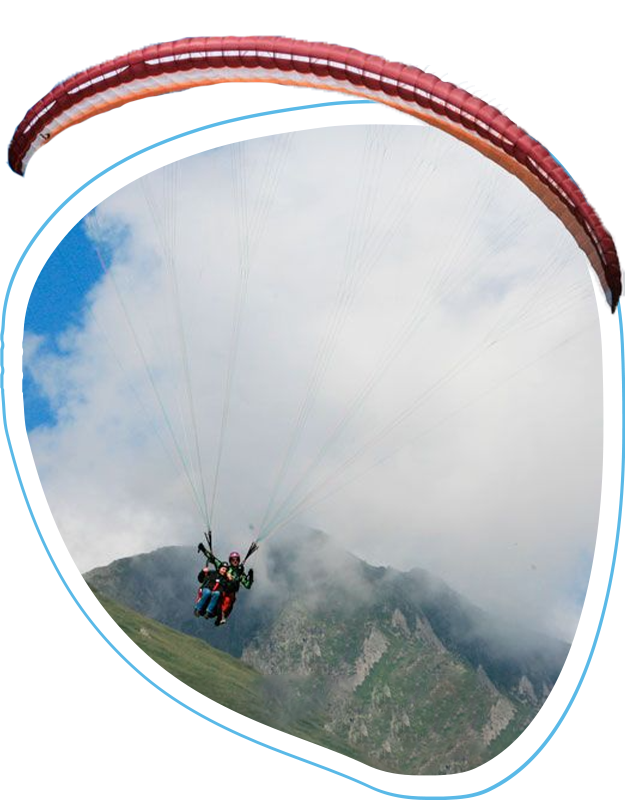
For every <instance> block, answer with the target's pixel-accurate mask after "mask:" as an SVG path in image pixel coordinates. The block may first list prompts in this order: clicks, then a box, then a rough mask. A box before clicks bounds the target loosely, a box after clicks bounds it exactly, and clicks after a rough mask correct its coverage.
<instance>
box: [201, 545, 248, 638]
mask: <svg viewBox="0 0 625 800" xmlns="http://www.w3.org/2000/svg"><path fill="white" fill-rule="evenodd" d="M207 538H208V541H209V544H210V541H211V539H212V536H211V534H210V531H209V534H208V536H207ZM197 549H198V553H203V554H204V556H206V561H207V567H206V568H208V564H213V565H214V567H215V570H216V571H217V572H218V573H221V571H222V569H223V568H224V567H225V570H226V573H225V574H226V576H227V580H226V581H225V582H222V583H221V584H220V588H219V589H218V590H217V591H218V594H220V596H221V602H219V600H215V601H214V606H213V611H214V612H216V619H215V625H225V623H226V621H227V619H228V617H229V616H230V614H232V610H233V608H234V604H235V603H236V599H237V593H238V591H239V589H240V587H241V586H243V587H244V588H245V589H251V588H252V584H253V583H254V570H253V569H250V570H248V571H247V572H246V571H245V565H244V562H242V561H241V554H240V553H238V552H237V551H236V550H233V551H232V553H230V555H229V556H228V561H221V560H220V559H218V558H217V557H216V556H215V554H214V553H213V551H212V549H207V548H206V546H205V545H204V543H203V542H200V543H199V544H198V547H197ZM256 549H257V546H256V545H253V546H252V547H251V548H250V552H249V553H248V556H249V555H251V554H252V553H253V552H254V551H255V550H256ZM210 602H211V601H210V600H209V601H207V603H208V606H210ZM208 606H207V608H208Z"/></svg>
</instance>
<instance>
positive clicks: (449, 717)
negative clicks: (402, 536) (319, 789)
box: [86, 533, 568, 774]
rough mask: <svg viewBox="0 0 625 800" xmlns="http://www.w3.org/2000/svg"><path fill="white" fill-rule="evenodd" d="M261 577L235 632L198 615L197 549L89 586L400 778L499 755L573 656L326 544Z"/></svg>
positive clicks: (275, 556)
mask: <svg viewBox="0 0 625 800" xmlns="http://www.w3.org/2000/svg"><path fill="white" fill-rule="evenodd" d="M260 555H261V554H259V556H260ZM255 568H256V570H257V575H258V580H257V582H256V584H255V586H254V588H253V590H252V591H251V592H249V593H248V592H244V591H243V590H242V591H241V592H240V597H239V600H238V603H237V608H236V611H235V613H234V614H233V616H232V618H231V621H230V622H229V624H228V625H227V626H225V627H224V628H215V627H214V626H212V625H209V624H207V623H206V622H205V621H204V620H196V619H194V618H193V617H192V615H191V609H192V603H193V597H194V593H195V586H194V579H195V574H196V573H197V569H198V562H197V558H196V557H195V555H194V553H193V551H191V550H190V549H189V550H187V549H184V548H168V549H166V550H162V551H157V552H156V553H153V554H147V555H145V556H138V557H135V558H133V559H124V560H122V561H119V562H115V563H114V564H112V565H110V566H109V567H106V568H103V569H101V570H94V571H92V572H91V573H90V574H89V575H88V576H86V577H87V578H88V580H89V581H90V582H91V583H92V584H93V585H94V586H95V587H96V588H98V589H99V590H100V591H102V592H103V593H104V594H108V595H109V596H112V597H114V598H115V599H118V600H120V601H121V602H124V603H126V604H127V605H130V606H131V607H133V608H135V609H137V610H138V611H140V612H141V613H143V614H146V615H147V616H152V617H154V618H156V619H158V620H159V621H161V622H164V623H166V624H168V625H171V626H172V627H175V628H177V629H179V630H182V631H183V632H185V633H191V634H193V635H196V636H199V637H201V638H204V639H205V640H207V641H209V642H210V643H211V644H212V645H214V646H216V647H219V648H221V649H223V650H225V651H227V652H229V653H230V654H231V655H235V656H237V657H239V658H241V659H242V660H243V661H245V662H246V663H248V664H250V665H251V666H253V667H255V668H256V669H257V670H258V671H259V672H260V673H262V674H263V675H264V676H265V692H266V697H267V703H270V704H272V708H274V709H275V719H276V725H285V724H291V723H300V722H302V721H305V720H314V722H315V724H316V725H320V726H322V727H323V728H324V729H325V730H326V731H327V732H328V733H329V734H331V735H332V737H338V739H340V740H342V741H344V742H346V743H349V745H350V747H351V748H352V749H354V750H355V751H357V752H360V753H362V756H363V760H366V761H367V762H368V763H370V764H373V765H375V766H378V767H379V768H381V769H385V770H388V771H396V772H403V773H411V774H443V773H449V772H458V771H463V770H467V769H471V768H473V767H476V766H478V765H479V764H481V763H484V761H487V760H488V759H489V758H491V757H493V756H494V755H496V754H497V753H498V752H500V751H501V750H502V749H504V748H505V747H506V746H507V745H508V744H510V742H511V741H513V740H514V739H515V738H516V737H517V736H518V735H519V733H520V732H521V731H522V730H523V729H524V728H525V727H526V726H527V724H529V722H530V721H531V720H532V718H533V717H534V716H535V714H536V713H537V711H538V709H539V708H540V706H541V704H542V703H543V702H544V699H545V697H546V696H547V695H548V693H549V691H550V689H551V687H552V686H553V683H554V682H555V680H556V678H557V676H558V674H559V671H560V669H561V667H562V665H563V663H564V659H565V657H566V654H567V651H568V648H567V646H566V645H564V644H562V643H560V642H555V641H553V640H550V639H548V638H547V637H544V636H541V635H539V634H536V633H532V632H529V631H520V630H510V628H509V626H507V625H505V624H504V623H502V622H501V621H499V620H497V619H495V618H493V617H490V616H489V615H487V614H485V613H484V612H482V611H481V610H479V609H477V608H475V607H473V606H471V605H470V604H469V603H467V602H466V601H465V600H464V599H463V598H462V597H460V596H459V595H457V594H455V593H454V592H453V591H452V590H451V589H449V587H447V586H445V584H443V583H442V582H440V581H438V580H437V579H435V578H433V577H432V576H430V575H428V574H427V573H425V572H423V571H420V570H413V571H411V572H408V573H401V572H397V571H395V570H391V569H386V568H382V567H377V568H375V567H371V566H370V565H368V564H366V563H365V562H363V561H361V560H359V559H357V558H355V557H353V556H351V555H350V554H348V553H345V552H342V551H341V550H339V549H338V548H336V547H335V546H333V545H332V543H331V542H330V541H329V539H328V538H327V537H325V536H323V535H322V534H318V533H317V534H310V535H308V536H305V537H302V539H301V540H300V541H298V542H297V546H294V547H292V548H288V547H285V546H284V545H281V547H280V548H279V549H273V550H272V549H270V548H266V551H265V552H262V558H260V557H259V558H258V561H257V562H256V564H255ZM163 575H164V576H165V577H164V578H163V579H162V580H161V578H162V577H163Z"/></svg>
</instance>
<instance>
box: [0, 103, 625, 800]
mask: <svg viewBox="0 0 625 800" xmlns="http://www.w3.org/2000/svg"><path fill="white" fill-rule="evenodd" d="M365 123H366V124H385V123H386V124H406V125H408V124H420V123H419V122H417V121H416V120H413V119H412V118H411V117H409V116H407V115H405V114H401V113H400V112H397V111H394V110H393V109H389V108H387V107H384V106H381V105H374V104H355V105H349V104H348V105H331V106H325V107H324V106H322V107H319V108H315V109H314V113H313V112H312V109H302V110H287V111H285V112H284V113H279V112H278V113H271V114H268V115H262V116H257V117H254V118H251V119H244V120H238V121H233V122H229V123H228V124H222V125H219V126H217V127H209V128H207V129H203V130H200V131H197V132H194V133H192V134H189V135H184V136H182V137H180V138H176V139H174V140H171V141H168V142H165V143H163V144H160V145H156V146H154V147H153V148H150V149H148V150H146V151H143V152H140V153H139V154H137V155H135V156H131V157H130V158H128V159H127V160H125V161H123V162H121V163H119V164H118V165H116V166H115V167H114V168H111V169H109V170H108V171H106V172H104V173H102V174H101V175H100V176H98V177H96V178H95V179H94V180H93V181H91V182H90V183H88V184H86V185H85V186H84V187H83V188H82V189H81V190H79V191H78V192H77V193H76V194H75V195H73V196H72V197H71V198H70V199H69V201H68V202H66V203H65V204H63V205H62V206H60V207H59V208H58V209H57V211H56V212H55V213H54V214H53V215H52V216H51V217H50V219H49V220H48V221H47V223H45V224H44V226H43V227H42V229H41V230H40V231H39V233H38V234H37V236H36V237H35V239H34V240H33V241H32V242H31V245H30V246H29V248H28V250H27V252H26V255H25V257H24V260H23V262H22V265H21V266H20V269H19V272H18V274H17V276H16V278H15V281H14V284H13V286H12V289H11V292H10V295H9V300H8V304H7V314H6V326H5V339H4V341H5V376H4V388H5V398H6V416H7V427H8V432H9V437H10V440H11V444H12V446H13V451H14V454H15V459H16V462H17V466H18V470H19V472H20V476H21V479H22V482H23V484H24V488H25V491H26V495H27V497H28V500H29V502H30V506H31V508H32V511H33V514H34V516H35V519H36V521H37V524H38V525H39V528H40V530H41V532H42V535H43V538H44V540H45V542H46V545H47V546H48V549H49V550H50V553H51V554H52V557H53V558H54V560H55V562H56V565H57V567H58V568H59V570H60V572H61V574H62V576H63V578H64V579H65V581H66V582H67V584H68V586H69V587H70V589H71V591H72V592H73V594H74V596H75V597H76V599H77V600H78V602H79V603H80V604H81V606H82V607H83V609H84V610H85V611H86V612H87V614H89V616H90V617H91V619H92V620H93V621H94V622H95V624H96V625H97V626H98V628H99V629H100V630H101V631H102V633H103V634H104V635H105V636H106V637H107V638H108V639H109V641H110V642H111V643H112V644H113V645H114V646H115V647H116V648H117V649H118V650H119V652H120V653H122V655H124V656H125V657H126V658H127V659H128V660H129V661H130V662H131V663H132V664H134V666H136V667H137V668H138V669H140V670H141V672H143V674H144V675H146V676H147V677H148V678H149V679H150V680H152V681H153V682H154V683H155V684H157V685H158V686H160V687H161V688H162V689H164V690H165V691H166V692H168V693H169V694H171V695H172V696H173V697H175V698H177V699H178V700H180V701H181V702H183V703H185V704H186V705H187V706H189V707H190V708H193V709H194V710H196V711H198V712H199V713H200V714H203V715H204V716H206V717H209V718H211V719H213V720H215V721H216V722H218V723H221V724H223V725H226V726H228V727H229V728H231V729H232V730H235V731H237V732H239V733H242V734H244V735H246V736H249V737H252V738H254V739H256V740H258V741H259V742H262V743H264V744H268V745H270V746H272V747H276V748H279V749H280V750H283V751H285V752H288V753H291V754H293V755H296V756H299V757H301V758H305V759H307V760H309V761H313V762H315V763H317V764H320V765H322V766H326V767H329V768H330V769H334V770H337V771H339V772H342V773H344V774H345V775H349V776H351V777H353V778H356V779H357V780H360V781H363V782H365V783H367V784H369V785H371V786H374V787H376V788H378V789H382V790H384V791H388V792H395V793H399V794H404V795H415V796H423V795H426V796H438V797H442V796H453V795H460V794H469V793H473V792H478V791H482V790H484V789H487V788H488V787H490V786H492V785H494V784H495V783H498V782H499V781H501V780H503V779H504V778H506V777H507V776H508V775H510V774H511V773H512V772H513V771H515V770H516V769H518V768H519V767H520V766H521V765H522V764H524V763H525V761H526V760H527V759H528V758H530V756H531V755H532V754H533V753H534V752H535V751H536V750H537V749H538V747H540V745H541V744H542V743H543V742H544V741H545V739H546V738H547V736H548V735H549V734H550V733H551V731H552V730H553V728H554V726H555V725H556V723H557V722H558V720H559V719H560V717H561V716H562V714H563V712H564V710H565V709H566V706H567V705H568V703H569V701H570V699H571V697H572V695H573V693H574V691H575V689H576V687H577V684H578V682H579V680H580V678H581V675H582V672H583V670H584V667H585V665H586V661H587V659H588V656H589V654H590V650H591V647H592V644H593V641H594V638H595V634H596V632H597V627H598V625H599V619H600V616H601V611H602V609H603V604H604V601H605V596H606V592H607V587H608V581H609V576H610V569H611V565H612V557H613V552H614V544H615V540H616V529H617V522H618V507H619V496H620V483H621V441H622V397H621V353H620V332H619V323H618V316H617V315H616V314H614V315H612V314H611V313H610V311H609V308H608V304H607V303H606V301H605V298H604V296H603V293H602V291H601V289H600V287H599V284H598V281H596V280H594V285H595V289H596V295H597V305H598V308H599V318H600V325H601V341H602V355H603V413H604V417H603V431H604V433H603V441H604V447H603V481H602V491H601V505H600V514H599V526H598V533H597V544H596V549H595V557H594V560H593V566H592V571H591V576H590V582H589V585H588V592H587V596H586V601H585V603H584V608H583V611H582V615H581V617H580V621H579V626H578V629H577V633H576V636H575V639H574V641H573V645H572V647H571V650H570V654H569V657H568V658H567V661H566V663H565V665H564V668H563V670H562V673H561V675H560V678H559V679H558V681H557V683H556V685H555V687H554V689H553V691H552V692H551V694H550V696H549V698H548V699H547V701H546V703H545V704H544V706H543V708H542V709H541V710H540V712H539V714H538V715H537V716H536V718H535V719H534V720H533V722H532V723H531V724H530V726H529V727H528V728H527V730H526V731H524V733H523V734H522V735H521V736H520V737H519V738H518V739H517V740H516V741H515V742H514V743H513V744H512V745H510V746H509V747H508V748H507V749H506V750H505V751H504V752H503V753H501V754H500V755H499V756H497V757H496V758H494V759H492V760H491V761H489V762H488V763H486V764H484V765H482V766H481V767H478V768H476V769H474V770H471V771H469V772H464V773H460V774H456V775H442V776H409V775H397V774H393V773H387V772H383V771H381V770H377V769H374V768H372V767H369V766H366V765H364V764H361V763H360V762H358V761H355V760H353V759H351V758H349V757H347V756H344V755H341V754H339V753H335V752H333V751H331V750H328V749H326V748H324V747H321V746H319V745H314V744H311V743H310V742H306V741H304V740H301V739H298V738H297V737H294V736H291V735H289V734H286V733H283V732H281V731H278V730H276V729H274V728H271V727H269V726H266V725H263V724H261V723H258V722H255V721H254V720H251V719H249V718H247V717H244V716H242V715H240V714H238V713H236V712H234V711H231V710H230V709H228V708H225V707H224V706H221V705H219V704H218V703H215V702H214V701H212V700H209V699H208V698H206V697H204V696H203V695H201V694H200V693H198V692H196V691H195V690H193V689H191V688H190V687H189V686H187V685H186V684H184V683H182V682H181V681H179V680H178V679H177V678H175V677H174V676H173V675H171V674H170V673H168V672H167V671H166V670H164V669H163V668H162V667H160V666H159V665H158V664H156V662H154V661H152V659H150V658H149V657H148V656H147V655H146V654H145V653H144V652H143V651H142V650H141V649H140V648H139V647H138V646H137V645H135V644H134V642H133V641H132V640H131V639H130V638H129V637H128V636H127V635H126V634H125V633H123V631H122V630H121V628H119V627H118V626H117V624H116V623H115V622H114V621H113V620H112V618H111V617H110V616H109V615H108V614H107V613H106V611H104V609H103V607H102V606H101V605H100V603H99V602H98V601H97V600H96V599H95V597H94V595H93V594H92V592H91V590H90V589H89V588H88V586H87V584H86V583H85V581H84V579H83V577H82V575H81V574H80V572H79V570H78V568H77V567H76V565H75V563H74V561H73V559H72V557H71V555H70V554H69V551H68V550H67V547H66V546H65V543H64V542H63V539H62V537H61V535H60V533H59V530H58V528H57V527H56V523H55V521H54V519H53V517H52V513H51V511H50V508H49V506H48V504H47V501H46V498H45V495H44V492H43V488H42V486H41V483H40V481H39V476H38V474H37V470H36V466H35V462H34V459H33V456H32V452H31V450H30V445H29V441H28V435H27V433H26V424H25V418H24V404H23V397H22V341H23V336H24V322H25V317H26V309H27V306H28V301H29V299H30V295H31V292H32V290H33V287H34V285H35V282H36V280H37V278H38V276H39V273H40V272H41V270H42V268H43V266H44V265H45V263H46V261H47V260H48V258H49V256H50V255H51V254H52V252H53V251H54V250H55V248H56V247H57V246H58V244H59V243H60V242H61V240H62V239H63V238H64V237H65V236H66V234H67V233H68V232H69V231H70V230H71V229H72V228H73V227H74V225H75V224H76V223H77V222H78V221H79V220H80V219H82V218H83V217H84V216H85V215H86V214H87V213H89V211H91V210H92V209H93V208H94V207H96V206H97V205H98V204H99V203H100V202H102V201H103V200H104V199H106V198H107V197H108V196H110V195H111V194H112V193H113V192H115V191H117V190H118V189H120V188H122V187H123V186H125V185H127V184H128V183H130V182H131V181H133V180H136V179H138V178H140V177H141V176H143V175H145V174H146V173H148V172H151V171H153V170H155V169H158V168H159V167H162V166H165V165H166V164H169V163H172V162H174V161H176V160H178V159H180V158H184V157H186V156H190V155H193V154H195V153H199V152H203V151H205V150H208V149H212V148H215V147H221V146H224V145H227V144H232V143H235V142H239V141H243V140H246V139H252V138H257V137H260V136H268V135H272V134H277V133H286V132H291V131H300V130H309V129H312V128H321V127H327V126H336V125H357V124H365ZM593 276H594V273H593Z"/></svg>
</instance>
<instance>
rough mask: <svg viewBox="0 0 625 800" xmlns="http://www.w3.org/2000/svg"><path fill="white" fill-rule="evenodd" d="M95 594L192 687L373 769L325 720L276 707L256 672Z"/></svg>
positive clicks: (126, 629) (153, 655)
mask: <svg viewBox="0 0 625 800" xmlns="http://www.w3.org/2000/svg"><path fill="white" fill-rule="evenodd" d="M94 593H95V595H96V597H97V598H98V600H99V601H100V603H101V604H102V605H103V607H104V608H105V610H106V611H107V612H108V613H109V614H110V616H111V617H112V618H113V619H114V620H115V622H116V623H117V624H118V625H119V627H120V628H121V629H122V630H123V631H124V633H125V634H126V635H127V636H129V637H130V638H131V639H132V641H133V642H135V644H136V645H138V646H139V647H140V648H141V649H142V650H143V651H144V652H145V653H146V654H147V655H148V656H150V658H152V659H153V660H154V661H156V663H157V664H160V666H162V667H163V668H164V669H166V670H167V671H168V672H169V673H171V674H172V675H174V676H175V677H176V678H178V679H179V680H181V681H182V682H183V683H186V684H187V686H190V687H191V688H193V689H195V690H196V691H197V692H200V693H201V694H203V695H205V696H206V697H209V698H210V699H211V700H214V701H215V702H217V703H220V704H221V705H223V706H226V707H227V708H230V709H232V710H233V711H236V712H238V713H239V714H243V715H245V716H246V717H250V718H251V719H254V720H256V721H257V722H262V723H264V724H265V725H269V726H271V727H273V728H277V729H279V730H282V731H284V732H285V733H290V734H292V735H293V736H297V737H299V738H300V739H305V740H306V741H309V742H313V743H314V744H318V745H321V746H323V747H327V748H329V749H331V750H335V751H336V752H339V753H342V754H343V755H347V756H350V757H351V758H355V759H357V760H358V761H362V762H364V763H369V762H368V760H367V759H366V757H364V756H363V755H362V753H359V752H357V751H356V750H354V749H353V748H351V747H349V745H347V744H346V743H345V742H344V741H342V740H341V739H340V738H339V737H336V736H333V735H332V734H330V733H328V732H327V731H325V730H324V729H323V721H322V720H319V719H314V718H296V719H293V718H290V716H289V714H288V713H287V711H286V709H284V708H281V707H280V705H279V704H277V703H276V696H275V692H273V691H272V689H271V685H270V684H269V683H268V682H267V681H266V679H265V678H264V677H263V676H262V675H261V674H260V673H259V672H257V671H256V670H255V669H253V668H252V667H248V666H247V665H245V664H244V663H243V662H242V661H240V660H238V659H236V658H233V657H232V656H229V655H228V654H226V653H223V652H222V651H220V650H216V649H215V648H214V647H211V646H210V645H208V644H205V643H204V642H202V641H201V640H199V639H197V638H195V637H193V636H186V635H185V634H182V633H178V631H175V630H173V629H172V628H168V627H167V626H165V625H162V624H161V623H159V622H156V621H154V620H152V619H149V618H148V617H144V616H142V615H140V614H137V613H136V612H135V611H132V610H130V609H129V608H126V607H125V606H122V605H120V604H119V603H116V602H115V601H113V600H111V599H110V598H108V597H106V596H104V595H102V594H101V593H100V592H97V591H95V592H94Z"/></svg>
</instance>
